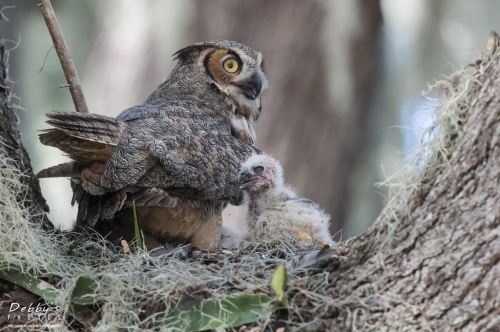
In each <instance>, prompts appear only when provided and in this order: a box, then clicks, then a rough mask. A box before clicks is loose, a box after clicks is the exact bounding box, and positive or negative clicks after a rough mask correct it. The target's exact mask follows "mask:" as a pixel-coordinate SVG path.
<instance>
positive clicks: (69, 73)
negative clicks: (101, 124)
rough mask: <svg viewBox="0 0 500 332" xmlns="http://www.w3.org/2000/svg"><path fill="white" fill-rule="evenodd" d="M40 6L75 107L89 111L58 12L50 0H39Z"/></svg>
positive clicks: (84, 111) (85, 111) (83, 111)
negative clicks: (55, 11) (56, 12)
mask: <svg viewBox="0 0 500 332" xmlns="http://www.w3.org/2000/svg"><path fill="white" fill-rule="evenodd" d="M38 6H39V7H40V9H41V10H42V14H43V18H44V19H45V23H46V24H47V28H48V29H49V32H50V36H51V37H52V41H53V42H54V46H55V48H56V52H57V56H58V57H59V61H61V66H62V68H63V71H64V76H66V81H67V82H68V84H69V91H70V92H71V97H72V98H73V103H74V104H75V109H76V111H77V112H82V113H88V112H89V110H88V107H87V102H86V101H85V96H84V95H83V91H82V87H81V85H80V79H79V78H78V74H77V73H76V69H75V65H74V64H73V60H71V57H70V55H69V51H68V47H67V46H66V42H65V41H64V36H63V34H62V31H61V27H60V26H59V22H58V21H57V17H56V14H55V13H54V9H53V8H52V4H51V3H50V0H38Z"/></svg>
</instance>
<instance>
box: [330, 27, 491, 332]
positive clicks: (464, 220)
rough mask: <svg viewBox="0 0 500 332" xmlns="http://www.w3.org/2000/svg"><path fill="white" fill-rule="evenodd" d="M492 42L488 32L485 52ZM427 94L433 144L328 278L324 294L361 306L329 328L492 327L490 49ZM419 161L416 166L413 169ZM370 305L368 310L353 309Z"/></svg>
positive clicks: (343, 312) (406, 172)
mask: <svg viewBox="0 0 500 332" xmlns="http://www.w3.org/2000/svg"><path fill="white" fill-rule="evenodd" d="M498 41H499V40H498V37H497V36H496V35H491V36H490V40H489V42H488V45H498ZM434 88H435V89H436V90H437V91H438V92H439V93H440V95H441V102H440V105H439V107H438V108H437V110H436V118H437V119H438V120H437V122H436V124H435V127H434V128H432V130H434V132H435V134H434V138H433V140H432V141H431V142H430V143H428V144H426V145H424V146H423V147H422V150H421V154H420V155H419V156H417V158H416V160H415V163H414V164H410V165H409V166H408V168H407V169H406V170H404V171H403V173H402V180H399V182H398V187H394V188H393V189H394V190H395V192H394V194H393V196H392V199H391V200H390V201H389V203H388V205H387V206H386V208H385V209H384V211H383V212H382V214H381V215H380V217H379V218H378V220H377V221H376V223H375V224H374V225H373V226H372V227H371V228H370V229H369V230H367V232H366V233H365V234H364V235H362V236H360V237H358V238H356V239H353V240H352V241H351V242H350V244H349V245H348V247H349V254H348V255H347V257H346V261H345V262H344V263H342V264H340V267H339V271H338V272H336V273H332V274H331V275H330V279H329V282H330V287H329V290H327V291H326V293H327V294H335V296H337V297H338V298H339V299H344V300H345V299H357V301H358V302H359V303H360V306H359V307H358V308H357V309H356V310H353V309H349V308H344V309H345V310H341V311H339V316H338V317H337V318H336V320H335V326H336V327H335V328H332V329H333V330H339V331H344V330H346V329H348V330H351V329H353V328H354V327H361V326H362V327H364V329H365V330H368V331H383V330H391V331H392V330H404V329H406V330H414V329H415V330H417V329H424V330H425V329H427V330H433V331H446V330H450V329H454V330H462V331H488V330H490V329H493V328H495V327H497V326H499V325H500V318H499V317H500V316H499V311H498V305H497V300H498V294H499V293H500V208H499V207H500V194H499V190H498V188H499V184H500V141H499V137H500V52H499V50H498V47H488V49H487V50H486V51H485V52H483V54H482V55H480V56H479V57H478V59H476V60H475V61H474V62H473V63H471V64H469V65H468V66H466V67H465V68H464V69H463V70H462V71H460V72H458V73H456V74H455V75H452V76H451V77H450V78H449V79H448V80H445V81H442V82H438V83H437V84H436V85H435V87H434ZM419 159H423V160H425V164H424V165H423V166H421V167H420V168H419V167H418V166H417V161H418V160H419ZM429 184H431V185H430V186H429ZM369 299H372V303H373V304H376V305H374V306H366V305H362V304H363V303H365V304H366V302H367V301H368V300H369ZM330 315H331V314H330ZM328 316H329V315H326V316H325V318H326V317H328ZM330 323H333V321H330Z"/></svg>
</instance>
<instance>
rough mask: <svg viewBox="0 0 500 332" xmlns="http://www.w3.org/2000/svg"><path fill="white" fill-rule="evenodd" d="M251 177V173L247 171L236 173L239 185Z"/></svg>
mask: <svg viewBox="0 0 500 332" xmlns="http://www.w3.org/2000/svg"><path fill="white" fill-rule="evenodd" d="M251 178H252V174H250V172H249V171H243V172H241V173H240V174H238V183H239V184H240V186H241V185H242V184H244V183H246V182H248V181H249V180H250V179H251Z"/></svg>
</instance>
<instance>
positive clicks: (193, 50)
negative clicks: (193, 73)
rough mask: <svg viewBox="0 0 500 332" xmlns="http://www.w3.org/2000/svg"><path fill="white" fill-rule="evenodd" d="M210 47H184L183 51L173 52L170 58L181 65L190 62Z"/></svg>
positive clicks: (201, 45)
mask: <svg viewBox="0 0 500 332" xmlns="http://www.w3.org/2000/svg"><path fill="white" fill-rule="evenodd" d="M210 47H211V46H210V45H206V44H194V45H191V46H187V47H184V48H183V49H181V50H179V51H177V52H175V53H174V54H173V55H172V56H173V57H174V60H179V62H181V63H186V62H191V61H193V59H194V58H195V57H197V56H198V55H199V54H200V52H202V51H203V50H206V49H207V48H210Z"/></svg>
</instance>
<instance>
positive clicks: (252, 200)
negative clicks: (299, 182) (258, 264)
mask: <svg viewBox="0 0 500 332" xmlns="http://www.w3.org/2000/svg"><path fill="white" fill-rule="evenodd" d="M238 178H239V183H240V188H241V189H242V190H244V191H245V194H246V204H247V214H246V217H245V221H246V225H247V227H248V234H247V237H248V238H250V239H258V240H272V239H277V238H292V239H295V240H298V241H299V243H300V244H302V243H303V244H312V243H314V242H323V243H331V242H333V241H332V238H331V236H330V232H329V226H330V216H328V215H327V214H326V213H324V212H323V211H322V210H321V209H320V208H319V207H318V206H317V205H316V204H315V203H314V202H313V201H311V200H309V199H307V198H302V197H297V195H296V193H295V190H294V189H293V188H292V187H290V186H289V185H286V184H285V183H284V179H283V168H282V167H281V165H280V164H279V162H278V161H277V160H276V159H274V158H272V157H271V156H268V155H265V154H258V155H253V156H251V157H250V158H249V159H248V160H247V161H245V162H244V163H243V164H242V166H241V170H240V173H239V176H238ZM225 233H226V234H229V236H226V237H228V238H229V239H231V233H230V232H228V231H225ZM225 241H226V242H228V243H231V242H230V241H229V240H228V239H225Z"/></svg>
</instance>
